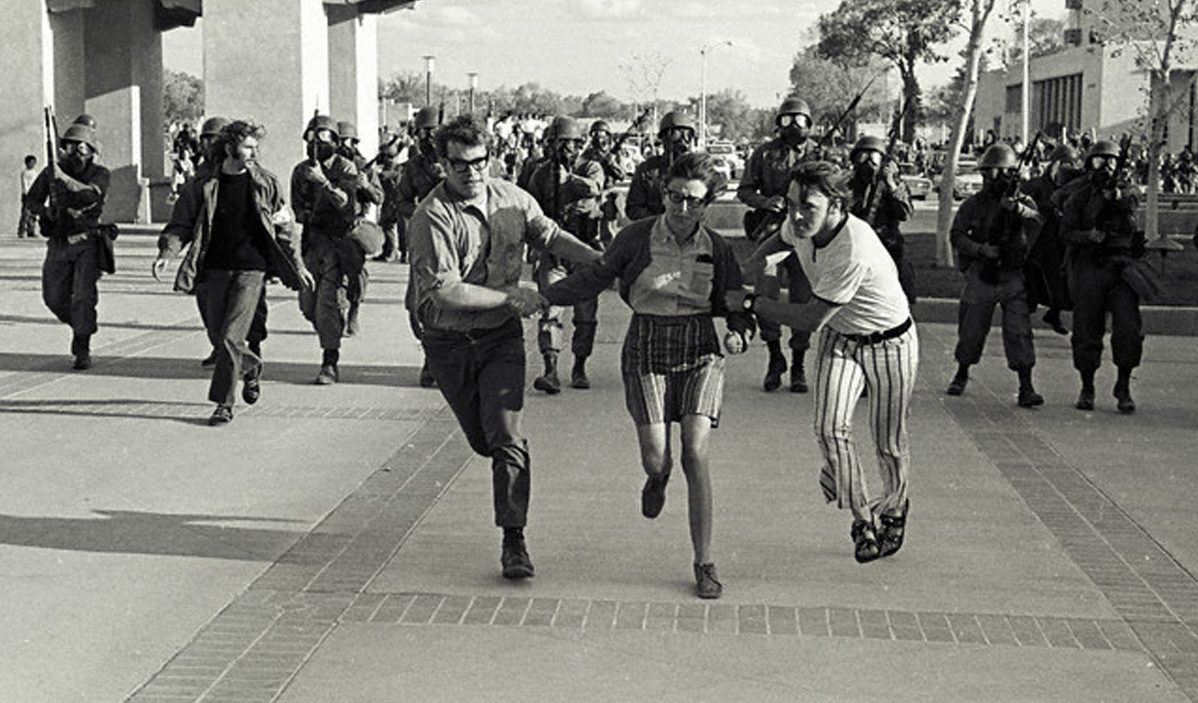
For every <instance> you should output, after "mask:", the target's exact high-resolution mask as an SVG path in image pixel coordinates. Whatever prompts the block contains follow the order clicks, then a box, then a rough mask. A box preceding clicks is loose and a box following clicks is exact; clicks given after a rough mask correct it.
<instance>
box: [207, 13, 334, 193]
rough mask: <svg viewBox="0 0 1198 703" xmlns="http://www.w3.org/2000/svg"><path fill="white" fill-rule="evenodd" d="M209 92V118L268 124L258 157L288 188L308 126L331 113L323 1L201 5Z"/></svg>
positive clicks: (302, 149) (301, 151)
mask: <svg viewBox="0 0 1198 703" xmlns="http://www.w3.org/2000/svg"><path fill="white" fill-rule="evenodd" d="M204 89H205V112H206V113H207V114H209V115H222V116H224V117H228V118H230V119H239V118H240V119H248V120H251V121H253V122H256V123H258V124H261V125H264V126H265V127H266V137H265V138H264V139H263V140H262V142H261V150H260V155H259V158H260V161H261V163H262V165H263V166H265V167H266V168H267V169H269V170H270V171H273V172H274V174H275V175H276V176H278V177H279V178H280V180H281V181H282V182H283V184H284V187H285V188H286V187H287V183H288V182H289V179H290V177H291V169H292V167H293V166H295V164H296V163H297V162H299V161H300V159H302V158H304V147H303V142H302V141H301V136H302V134H303V130H304V126H305V125H306V124H307V123H308V120H309V119H310V118H311V117H312V112H313V110H317V109H319V110H320V112H322V113H327V112H328V111H329V100H330V98H329V28H328V20H327V18H326V16H325V9H324V5H323V4H322V3H321V0H254V1H253V2H246V0H204Z"/></svg>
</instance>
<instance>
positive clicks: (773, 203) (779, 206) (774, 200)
mask: <svg viewBox="0 0 1198 703" xmlns="http://www.w3.org/2000/svg"><path fill="white" fill-rule="evenodd" d="M765 208H766V209H767V210H770V211H772V212H786V198H784V197H782V196H781V195H774V196H771V197H770V199H769V200H767V201H766V203H765Z"/></svg>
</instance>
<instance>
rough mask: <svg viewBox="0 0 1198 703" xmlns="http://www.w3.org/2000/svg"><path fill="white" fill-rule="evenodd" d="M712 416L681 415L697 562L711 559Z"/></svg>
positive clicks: (702, 562) (683, 469)
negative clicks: (709, 462)
mask: <svg viewBox="0 0 1198 703" xmlns="http://www.w3.org/2000/svg"><path fill="white" fill-rule="evenodd" d="M710 434H711V418H709V417H706V416H703V415H687V416H686V417H684V418H682V471H683V472H684V473H685V474H686V493H687V503H688V508H689V511H688V514H689V516H690V528H691V544H692V545H693V546H694V549H695V563H696V564H710V563H711V522H712V508H711V504H712V499H711V472H710V471H708V469H707V438H708V437H709V436H710Z"/></svg>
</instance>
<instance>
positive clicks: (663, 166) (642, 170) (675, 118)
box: [624, 110, 695, 220]
mask: <svg viewBox="0 0 1198 703" xmlns="http://www.w3.org/2000/svg"><path fill="white" fill-rule="evenodd" d="M657 138H658V139H660V140H661V153H660V154H658V155H657V156H654V157H652V158H649V159H645V160H644V161H642V162H641V165H640V166H637V167H636V172H634V173H633V174H632V182H631V183H629V184H628V196H627V198H626V199H625V201H624V213H625V214H627V215H628V219H630V220H643V219H644V218H646V217H653V216H656V215H660V214H662V213H664V212H665V211H666V206H665V204H664V202H663V201H662V195H663V193H662V179H664V178H665V175H666V173H667V172H668V171H669V170H670V164H672V163H674V159H677V158H678V157H679V156H682V155H683V154H685V153H687V152H689V151H690V150H691V149H693V148H694V146H695V121H694V120H693V119H691V116H690V115H688V114H686V113H685V112H681V111H678V110H673V111H671V112H667V113H666V114H665V115H663V116H662V118H661V122H660V123H659V124H658V127H657Z"/></svg>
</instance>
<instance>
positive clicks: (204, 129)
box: [200, 117, 229, 137]
mask: <svg viewBox="0 0 1198 703" xmlns="http://www.w3.org/2000/svg"><path fill="white" fill-rule="evenodd" d="M228 124H229V120H228V119H226V118H224V117H209V118H208V119H206V120H204V124H203V125H201V126H200V136H201V137H215V136H216V135H217V134H219V133H220V131H221V130H222V129H224V128H225V126H226V125H228Z"/></svg>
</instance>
